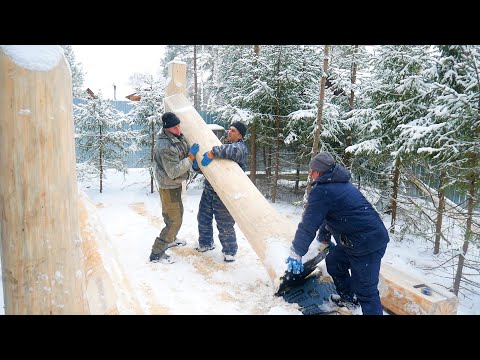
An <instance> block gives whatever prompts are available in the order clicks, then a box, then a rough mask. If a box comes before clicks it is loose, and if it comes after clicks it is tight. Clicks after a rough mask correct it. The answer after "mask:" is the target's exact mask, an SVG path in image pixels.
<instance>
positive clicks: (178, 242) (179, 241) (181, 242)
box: [167, 238, 187, 249]
mask: <svg viewBox="0 0 480 360" xmlns="http://www.w3.org/2000/svg"><path fill="white" fill-rule="evenodd" d="M185 245H187V242H186V241H185V240H182V239H179V238H175V240H174V241H173V242H171V243H170V244H168V247H167V249H169V248H171V247H174V246H185Z"/></svg>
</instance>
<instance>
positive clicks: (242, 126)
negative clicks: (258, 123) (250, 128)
mask: <svg viewBox="0 0 480 360" xmlns="http://www.w3.org/2000/svg"><path fill="white" fill-rule="evenodd" d="M230 126H233V127H234V128H235V129H237V130H238V132H239V133H240V134H242V138H244V137H245V134H246V133H247V127H246V126H245V124H244V123H242V122H240V121H234V122H232V123H231V124H230Z"/></svg>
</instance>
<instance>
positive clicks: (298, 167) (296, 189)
mask: <svg viewBox="0 0 480 360" xmlns="http://www.w3.org/2000/svg"><path fill="white" fill-rule="evenodd" d="M299 182H300V164H297V178H296V180H295V191H298V185H299Z"/></svg>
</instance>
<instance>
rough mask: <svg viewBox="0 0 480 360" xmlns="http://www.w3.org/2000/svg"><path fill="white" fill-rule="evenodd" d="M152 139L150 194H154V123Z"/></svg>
mask: <svg viewBox="0 0 480 360" xmlns="http://www.w3.org/2000/svg"><path fill="white" fill-rule="evenodd" d="M151 135H152V139H151V142H150V193H151V194H153V180H154V179H153V155H154V152H155V124H154V123H153V122H152V134H151Z"/></svg>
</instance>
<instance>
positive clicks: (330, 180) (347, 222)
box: [292, 164, 389, 256]
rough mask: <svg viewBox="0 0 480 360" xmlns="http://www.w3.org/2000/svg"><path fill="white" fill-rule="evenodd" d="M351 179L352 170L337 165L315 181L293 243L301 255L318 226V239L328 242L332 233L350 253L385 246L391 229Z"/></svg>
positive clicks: (358, 253) (368, 250)
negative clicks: (388, 230)
mask: <svg viewBox="0 0 480 360" xmlns="http://www.w3.org/2000/svg"><path fill="white" fill-rule="evenodd" d="M349 181H350V172H349V171H348V170H347V169H345V168H344V167H343V166H341V165H339V164H337V165H335V167H334V168H333V169H332V170H331V171H330V172H328V173H325V174H323V175H322V176H320V177H319V178H317V179H316V180H315V181H314V182H313V184H312V190H311V192H310V194H309V196H308V201H307V206H306V208H305V211H304V213H303V217H302V221H301V222H300V224H299V225H298V229H297V232H296V233H295V238H294V240H293V242H292V246H293V249H294V250H295V252H296V253H297V254H298V255H300V256H303V255H305V254H306V253H307V251H308V248H309V246H310V244H311V242H312V241H313V239H314V238H315V235H316V233H317V231H318V230H319V228H320V232H319V240H321V241H328V240H329V239H330V233H331V234H332V235H333V236H334V238H335V240H336V241H337V244H338V243H340V244H341V245H343V246H345V251H346V252H347V253H348V254H350V255H355V256H361V255H365V254H369V253H372V252H374V251H376V250H378V249H380V248H382V247H384V246H386V244H387V243H388V241H389V238H388V232H387V229H386V228H385V225H384V224H383V222H382V220H381V218H380V216H379V215H378V213H377V212H376V211H375V209H374V208H373V207H372V205H371V204H370V203H369V202H368V201H367V199H365V197H364V196H363V195H362V193H361V192H360V191H359V190H358V189H357V188H356V187H355V186H354V185H353V184H352V183H350V182H349ZM322 225H323V226H322Z"/></svg>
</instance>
